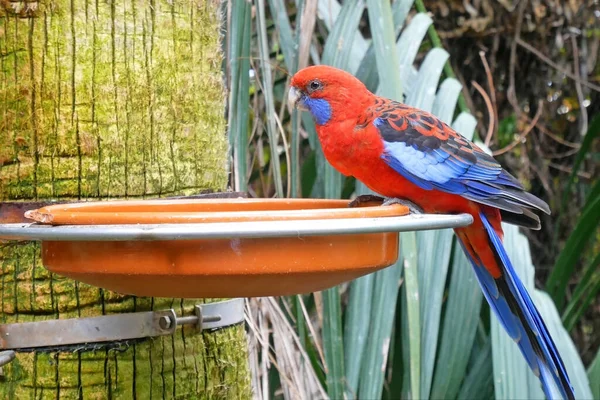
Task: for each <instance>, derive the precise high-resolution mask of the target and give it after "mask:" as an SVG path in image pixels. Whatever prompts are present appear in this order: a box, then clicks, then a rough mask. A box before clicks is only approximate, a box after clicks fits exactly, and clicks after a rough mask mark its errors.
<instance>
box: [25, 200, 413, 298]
mask: <svg viewBox="0 0 600 400" xmlns="http://www.w3.org/2000/svg"><path fill="white" fill-rule="evenodd" d="M406 214H408V209H406V207H403V206H400V205H393V206H385V207H384V206H379V205H375V206H374V205H372V204H371V205H368V206H364V207H357V208H348V201H347V200H316V199H201V200H149V201H114V202H113V201H106V202H89V203H73V204H63V205H53V206H49V207H44V208H40V209H37V210H33V211H29V212H27V214H26V216H27V217H28V218H31V219H34V220H36V221H39V222H41V223H43V224H52V225H121V224H125V225H127V224H166V223H168V224H176V223H198V224H199V225H201V224H210V223H213V222H231V223H236V222H240V223H242V222H245V221H275V220H286V221H290V223H292V221H294V220H310V219H331V220H332V221H331V223H332V224H335V219H339V218H344V219H347V218H373V217H391V216H400V215H406ZM42 257H43V259H42V261H43V263H44V265H45V267H46V268H48V269H49V270H50V271H52V272H55V273H57V274H60V275H64V276H68V277H71V278H73V279H75V280H78V281H81V282H85V283H88V284H91V285H95V286H98V287H102V288H105V289H109V290H113V291H116V292H119V293H126V294H133V295H137V296H154V297H184V298H210V297H213V298H214V297H220V298H222V297H250V296H277V295H291V294H298V293H307V292H313V291H317V290H322V289H326V288H329V287H332V286H335V285H336V284H339V283H342V282H345V281H349V280H352V279H355V278H357V277H360V276H362V275H365V274H368V273H370V272H374V271H376V270H378V269H381V268H384V267H386V266H389V265H391V264H393V263H394V262H395V261H396V259H397V257H398V233H396V232H392V233H370V234H344V235H328V236H302V237H274V238H230V239H199V240H197V239H189V240H160V241H43V242H42Z"/></svg>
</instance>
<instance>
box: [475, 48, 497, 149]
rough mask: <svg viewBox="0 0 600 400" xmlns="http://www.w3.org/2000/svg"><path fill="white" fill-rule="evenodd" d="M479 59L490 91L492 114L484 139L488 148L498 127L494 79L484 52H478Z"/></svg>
mask: <svg viewBox="0 0 600 400" xmlns="http://www.w3.org/2000/svg"><path fill="white" fill-rule="evenodd" d="M479 57H481V62H482V63H483V68H484V69H485V74H486V76H487V80H488V90H489V91H490V100H491V101H492V111H493V114H491V115H490V126H489V127H488V133H487V136H486V137H485V142H484V143H485V145H486V146H488V147H489V145H490V142H491V141H492V136H493V135H494V133H495V132H496V131H497V127H498V106H497V105H496V87H495V86H494V78H493V76H492V71H491V70H490V66H489V64H488V62H487V59H486V58H485V52H483V51H480V52H479Z"/></svg>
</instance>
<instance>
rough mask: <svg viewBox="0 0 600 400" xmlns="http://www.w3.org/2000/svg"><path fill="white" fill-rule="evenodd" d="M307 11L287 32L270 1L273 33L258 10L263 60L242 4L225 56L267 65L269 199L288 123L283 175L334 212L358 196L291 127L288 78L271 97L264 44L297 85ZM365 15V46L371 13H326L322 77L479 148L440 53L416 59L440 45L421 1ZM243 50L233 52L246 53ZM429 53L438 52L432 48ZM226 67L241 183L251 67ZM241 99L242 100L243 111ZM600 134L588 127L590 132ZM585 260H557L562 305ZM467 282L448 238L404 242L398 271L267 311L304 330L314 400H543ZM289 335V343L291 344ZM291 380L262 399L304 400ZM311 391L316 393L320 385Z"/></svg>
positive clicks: (576, 302)
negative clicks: (416, 114)
mask: <svg viewBox="0 0 600 400" xmlns="http://www.w3.org/2000/svg"><path fill="white" fill-rule="evenodd" d="M310 1H312V0H306V1H302V0H300V1H298V2H296V3H295V4H296V7H297V9H296V17H295V19H296V20H295V23H294V24H291V23H290V20H289V16H288V12H287V10H286V6H287V7H293V5H291V3H289V2H284V1H283V0H268V2H269V10H270V11H271V13H270V17H271V18H272V21H273V23H274V27H275V28H274V29H272V28H270V27H271V20H270V19H269V15H268V14H267V13H266V12H265V9H264V2H263V1H262V0H257V3H256V4H255V6H256V20H255V21H256V24H255V25H256V33H257V35H256V40H257V44H256V45H255V46H254V47H252V46H248V47H244V43H246V41H248V40H249V39H248V37H249V36H250V35H246V34H247V33H248V32H251V31H248V29H249V28H248V26H250V25H251V24H250V22H252V20H251V19H248V21H249V23H248V26H247V25H246V22H247V21H246V19H247V18H250V17H249V15H250V14H246V12H248V11H249V8H247V7H248V4H249V3H247V2H244V1H240V2H236V1H234V2H233V3H232V7H233V8H234V10H235V11H236V12H237V10H238V9H239V10H241V11H239V12H240V14H232V24H233V23H234V22H235V23H236V24H238V25H239V26H238V27H237V28H236V29H237V30H233V25H232V34H234V36H232V37H230V42H229V43H230V47H231V48H232V49H233V50H232V51H234V50H235V51H238V52H244V51H245V52H248V54H254V53H253V52H252V51H251V49H252V48H256V49H258V50H257V51H258V55H259V57H260V59H261V60H260V61H259V62H258V63H257V66H258V67H259V72H260V75H259V82H260V88H261V91H260V95H261V96H263V97H261V99H262V98H264V109H265V112H263V114H261V117H262V116H264V119H263V120H262V122H264V126H265V127H266V132H267V137H268V139H269V147H268V149H269V151H270V157H269V160H270V161H269V162H272V163H273V164H272V165H270V166H269V168H270V169H271V172H272V174H273V177H275V179H274V183H273V187H274V191H275V192H276V193H277V195H279V196H281V195H282V192H283V189H284V186H283V185H281V183H282V182H281V176H280V175H281V172H278V170H277V168H278V165H279V158H280V154H279V153H280V152H281V148H282V146H281V145H282V143H281V141H280V138H279V136H280V135H279V131H278V126H277V124H276V116H277V117H282V119H281V122H282V125H283V126H284V127H286V129H287V127H290V130H291V132H292V136H291V140H290V143H291V150H290V154H291V165H286V166H287V168H289V170H290V173H291V180H290V191H291V192H290V193H291V195H292V196H296V195H300V194H302V195H303V196H305V197H308V196H310V197H327V198H339V197H340V196H342V189H344V193H345V194H344V195H345V196H347V195H348V194H349V193H351V192H352V189H353V185H354V182H353V181H352V180H343V178H342V176H341V175H340V174H339V173H337V172H336V171H335V170H334V169H333V168H332V167H331V166H330V165H329V164H328V163H327V162H326V160H325V158H324V157H323V154H322V152H321V149H320V144H319V142H318V139H317V137H316V131H315V127H314V124H313V122H312V120H311V118H310V116H309V115H308V114H306V113H303V114H301V115H300V114H298V113H297V112H292V114H291V115H290V119H289V122H288V120H287V119H286V118H287V115H288V114H287V113H286V112H285V110H286V109H285V105H284V104H283V103H284V102H285V99H284V98H282V97H281V92H283V89H282V86H283V83H282V81H284V80H285V79H287V78H286V77H283V78H282V79H280V81H279V85H280V86H279V88H278V92H277V94H275V92H274V91H273V86H274V85H277V79H276V73H272V71H271V70H270V66H269V64H268V62H267V60H268V57H269V56H270V55H271V56H272V52H273V49H274V46H272V44H271V45H270V44H269V42H271V43H273V40H275V41H276V43H277V45H278V46H277V47H276V49H277V50H276V51H277V52H279V51H281V53H278V57H279V58H278V59H280V57H281V55H283V58H284V61H285V65H286V66H287V68H288V69H289V71H290V72H294V71H295V70H296V68H297V64H298V59H299V53H298V51H299V43H300V41H301V40H304V43H306V40H310V39H311V35H313V32H308V31H306V32H303V31H302V30H301V29H302V27H303V24H302V15H303V10H304V8H305V7H308V6H309V2H310ZM313 4H314V3H313ZM367 5H368V18H369V26H370V30H371V32H370V33H371V36H372V39H370V40H366V39H365V38H364V37H363V35H362V33H361V31H360V30H359V21H360V19H361V16H362V15H363V12H364V7H365V2H364V1H362V0H349V1H344V2H343V5H340V3H339V2H338V1H336V0H317V4H316V7H317V9H318V21H317V31H318V32H319V35H320V36H319V39H323V40H324V43H323V47H322V48H323V53H322V54H319V48H320V47H319V46H316V45H315V46H313V47H312V49H311V58H312V60H313V63H319V62H320V61H322V62H323V63H326V64H330V65H334V66H336V67H339V68H342V69H344V70H347V71H350V72H352V73H354V74H355V75H356V76H357V77H358V78H359V79H361V80H362V81H363V82H364V83H365V84H366V85H367V86H368V88H369V89H370V90H372V91H375V92H377V93H378V94H382V95H385V96H387V97H391V98H395V99H398V100H401V101H403V102H405V103H407V104H409V105H413V106H417V107H419V108H422V109H426V110H431V112H432V113H433V114H435V115H437V116H438V117H440V118H441V119H442V120H443V121H444V122H446V123H448V124H450V125H451V126H452V127H453V128H454V129H455V130H457V131H458V132H460V133H461V134H462V135H464V136H465V137H467V138H472V137H473V133H474V130H475V126H476V123H477V121H476V120H475V118H474V117H473V116H472V115H470V114H469V113H468V112H466V107H465V106H464V105H462V106H459V102H460V92H461V89H462V86H461V84H460V83H459V82H458V81H457V80H456V79H454V78H453V77H452V76H453V74H452V71H451V69H450V67H449V63H448V53H447V52H446V51H445V50H443V49H441V48H435V47H434V48H433V49H431V50H429V51H427V52H425V53H424V54H422V55H423V57H418V58H417V55H418V53H419V51H420V50H422V49H424V48H430V47H431V46H430V45H431V44H433V45H434V46H437V45H439V38H437V35H436V34H435V30H434V29H433V27H432V20H431V18H430V17H429V16H428V15H427V14H426V13H423V12H420V13H416V14H414V13H413V14H412V15H411V19H410V22H409V23H408V24H406V25H405V21H406V17H407V15H408V14H409V11H410V10H411V8H412V7H413V1H412V0H406V1H405V0H396V1H394V2H393V3H392V4H391V7H390V3H389V2H379V1H376V0H367ZM416 5H417V9H418V10H420V11H423V10H424V7H423V4H422V2H421V1H417V4H416ZM242 11H243V13H242ZM240 21H242V22H240ZM292 26H293V28H292ZM309 29H312V28H309ZM240 32H242V33H240ZM235 38H238V39H236V40H237V42H235V40H234V39H235ZM436 38H437V39H436ZM426 40H429V42H428V43H426V45H423V44H424V41H426ZM234 42H235V43H234ZM234 47H235V49H234ZM240 54H241V53H240ZM244 54H246V53H244ZM229 58H230V60H232V62H231V71H232V78H233V77H234V72H235V71H237V72H236V73H237V75H235V76H236V77H237V78H235V79H237V81H235V82H237V83H236V84H235V85H233V81H232V91H231V97H230V107H232V109H234V110H235V113H236V114H235V115H231V113H230V138H231V143H232V149H233V151H234V165H235V168H236V171H234V172H235V173H236V174H237V173H238V169H237V168H238V164H239V163H240V162H244V165H247V164H246V163H247V162H248V161H247V157H246V161H242V158H240V157H238V158H237V159H236V156H235V154H236V151H238V152H239V151H241V149H242V148H243V147H244V146H245V147H248V145H247V142H246V144H244V135H243V134H242V132H245V135H246V136H245V137H246V140H247V135H248V123H247V121H246V125H245V127H244V123H243V121H241V120H243V119H244V118H246V119H248V118H252V116H249V115H248V113H247V111H248V110H246V114H242V113H241V112H243V111H244V110H243V107H242V105H241V101H242V100H243V97H241V96H245V95H247V93H246V94H244V93H243V92H244V90H246V91H247V86H245V85H246V83H244V79H245V78H244V76H243V71H245V70H246V69H245V68H247V66H246V65H242V63H243V62H244V61H243V60H244V59H243V58H238V59H236V63H237V64H236V63H234V62H233V59H232V58H231V56H230V57H229ZM234 64H235V65H234ZM234 66H235V68H234ZM246 78H247V77H246ZM257 83H258V82H257ZM244 88H246V89H244ZM234 99H237V100H235V102H234ZM279 104H282V106H281V107H282V108H281V109H280V110H276V107H278V105H279ZM234 107H237V108H234ZM457 109H458V112H457ZM456 114H458V115H456ZM300 121H301V123H302V128H300ZM261 126H262V125H261ZM597 126H598V125H597V124H596V125H595V124H594V123H592V124H591V127H590V129H592V128H593V127H597ZM588 136H590V137H592V136H593V135H588ZM586 140H588V139H586ZM589 140H591V139H589ZM586 143H587V142H586ZM240 146H241V147H240ZM583 147H585V145H584V146H582V148H583ZM265 148H266V146H265ZM588 148H589V147H588ZM582 151H583V150H582ZM238 156H239V154H238ZM581 157H583V156H581ZM582 159H583V158H582ZM236 160H237V161H236ZM282 160H283V158H282ZM236 163H237V164H236ZM300 163H301V165H300ZM281 169H282V170H283V168H281ZM240 171H243V170H240ZM277 179H279V181H277ZM236 182H237V178H236ZM240 184H242V183H240ZM344 185H345V186H344ZM599 191H600V189H597V188H596V187H595V188H594V190H592V191H591V193H590V194H589V196H590V197H589V198H590V200H589V201H590V203H589V204H590V205H589V208H586V210H592V209H593V208H597V207H598V204H597V203H596V201H597V200H594V199H597V198H598V192H599ZM300 192H301V193H300ZM364 193H369V191H368V190H367V189H366V187H365V186H364V185H363V184H361V183H360V182H356V187H355V188H354V194H356V195H358V194H364ZM586 210H584V215H582V217H581V228H579V225H578V228H579V231H578V232H579V233H577V230H576V232H574V236H575V235H576V233H577V235H576V236H575V238H574V239H572V240H573V242H572V243H568V245H569V246H571V249H576V250H577V249H583V248H584V245H585V240H586V239H585V237H587V236H588V235H589V234H590V232H591V231H590V229H591V227H592V225H593V224H596V225H597V224H598V222H600V221H598V220H597V218H598V217H597V216H596V215H593V214H592V213H591V211H589V213H586V212H587V211H586ZM578 237H579V239H578ZM505 241H506V243H507V248H508V251H509V254H510V256H511V259H512V261H513V264H514V265H515V268H517V270H518V273H519V276H520V277H521V278H522V279H523V281H524V282H525V283H526V286H527V287H528V288H529V290H530V291H531V292H532V293H533V294H532V296H533V297H534V300H535V301H536V304H538V307H539V308H540V312H542V313H543V315H544V318H545V320H546V323H547V325H549V329H551V331H552V333H553V335H556V336H555V339H556V341H557V342H560V343H559V348H560V350H561V354H562V355H563V358H564V359H565V363H566V364H568V366H567V368H568V369H569V373H570V374H571V378H572V379H573V381H574V384H575V385H576V390H577V393H578V395H577V396H578V398H579V397H580V394H581V397H584V395H587V394H589V393H591V392H590V389H589V385H588V378H587V375H586V373H585V371H584V370H583V365H582V364H581V360H580V359H579V356H578V355H577V352H576V350H575V349H574V347H573V345H572V342H571V341H570V339H569V337H568V334H567V333H566V331H565V330H564V328H562V323H561V319H560V318H559V316H558V313H557V312H556V309H555V308H554V306H553V304H552V302H551V301H549V299H548V297H547V296H545V295H543V294H541V293H538V292H537V291H534V287H533V266H532V265H531V258H530V255H529V247H528V242H527V239H526V238H525V237H524V236H523V235H521V234H520V233H518V231H517V230H516V228H514V227H510V228H507V229H506V234H505ZM579 256H580V251H574V252H573V251H572V252H571V253H568V252H565V254H564V255H563V256H562V257H563V258H559V260H557V266H556V267H555V272H554V273H553V275H554V274H557V275H556V278H554V279H555V280H554V283H552V285H551V286H549V287H551V288H552V290H553V291H556V293H558V292H559V291H560V288H561V286H560V285H562V283H561V282H563V279H565V278H567V279H568V277H570V276H571V273H572V269H569V268H570V266H572V265H574V263H575V261H576V260H577V257H579ZM590 261H591V263H588V265H587V266H586V269H585V271H584V276H585V277H586V279H585V280H584V281H582V283H581V284H580V285H579V286H578V287H577V288H576V290H575V292H574V294H573V299H572V302H571V303H569V305H568V306H567V307H566V309H565V313H564V314H563V318H564V321H565V323H566V324H567V326H568V327H570V326H572V325H573V324H574V323H575V322H576V321H577V319H578V318H579V316H580V315H581V313H583V312H584V311H585V310H586V307H587V306H588V305H589V303H590V300H591V299H592V298H593V297H594V296H595V295H596V294H597V293H598V290H599V288H600V277H599V275H598V273H597V272H596V265H597V263H598V259H597V257H596V258H594V259H593V260H590ZM471 268H472V267H471V265H470V264H469V262H468V261H467V259H466V257H465V256H464V253H463V251H462V248H461V247H460V245H459V244H458V242H457V241H456V240H455V238H454V235H453V234H452V232H451V231H450V230H440V231H434V232H418V233H414V232H413V233H406V234H403V235H402V238H401V255H400V258H399V261H398V262H397V263H396V264H395V265H394V266H392V267H389V268H387V269H385V270H382V271H379V272H377V273H375V274H373V275H369V276H365V277H363V278H360V279H358V280H356V281H353V282H351V283H349V284H348V285H342V286H341V287H336V288H332V289H329V290H326V291H323V292H322V293H321V294H320V295H304V296H302V297H300V296H297V297H295V298H293V299H290V300H289V301H287V300H286V299H282V300H281V301H279V302H273V303H271V302H269V305H270V306H274V305H278V306H279V307H281V310H279V311H278V318H277V321H278V322H272V323H278V324H279V323H283V322H281V321H282V318H281V316H282V315H285V321H286V322H285V323H286V324H289V325H292V326H294V327H295V330H296V334H297V336H298V337H297V338H295V337H294V338H293V342H294V343H298V344H301V346H302V347H303V349H302V351H301V352H300V353H301V355H302V357H297V358H298V359H301V360H303V361H302V365H301V368H300V367H298V368H293V369H294V370H297V371H310V374H308V375H310V376H311V377H313V378H311V379H313V381H311V386H310V387H312V388H314V390H315V392H313V393H316V392H318V391H319V390H320V389H319V388H320V387H326V389H327V395H328V396H329V397H330V398H335V399H338V398H344V397H345V398H347V399H355V398H365V399H378V398H382V397H384V398H398V397H400V396H402V397H408V398H484V399H485V398H493V397H494V395H495V396H496V397H497V398H505V397H512V398H523V397H527V398H541V397H542V396H543V393H542V392H541V389H540V384H539V380H538V379H537V378H536V377H535V376H533V375H532V374H531V373H530V371H529V369H528V367H527V366H526V364H525V362H524V360H523V357H522V355H521V354H520V352H519V350H518V348H517V346H516V345H515V344H514V343H513V342H512V340H510V339H509V338H508V336H507V335H506V334H505V333H504V331H503V330H502V329H501V327H500V326H499V325H498V323H497V321H496V319H495V316H492V317H491V323H490V324H488V321H487V318H489V309H488V308H487V305H484V306H483V307H484V308H483V309H482V304H485V303H482V297H483V296H482V293H481V289H480V288H479V285H478V283H477V281H476V279H475V277H474V274H473V272H472V270H471ZM565 282H566V280H565ZM321 300H322V301H321ZM304 305H306V310H305V311H304ZM287 308H289V310H287ZM542 310H543V311H542ZM269 312H273V310H272V309H270V310H269ZM279 314H281V315H279ZM265 315H267V314H265ZM265 318H267V317H265ZM488 326H489V327H488ZM274 332H278V334H277V335H278V336H277V340H278V341H277V343H279V344H278V345H277V346H279V347H278V349H276V351H286V350H282V349H284V348H285V346H283V344H281V343H283V342H284V339H285V336H286V335H287V336H291V335H292V333H290V331H289V330H282V329H278V330H274ZM282 332H286V333H285V335H282ZM269 343H270V342H269V338H268V335H267V336H262V342H261V345H262V346H263V347H264V348H265V349H266V348H268V347H269ZM321 344H322V347H321ZM287 359H290V358H289V357H288V358H287ZM265 364H266V362H265ZM596 364H598V362H596ZM596 364H595V365H596ZM261 365H262V364H261ZM286 365H288V364H286ZM274 368H277V367H274ZM598 369H599V368H598V367H594V368H593V369H591V370H590V371H589V372H588V373H590V374H596V372H595V371H597V370H598ZM285 374H286V371H279V372H274V369H271V370H270V373H269V376H270V378H269V379H267V378H264V375H261V376H262V378H261V379H263V380H265V381H266V382H267V383H269V385H270V386H271V387H272V389H271V391H270V392H269V393H266V392H265V393H266V394H267V397H270V398H273V397H274V396H275V391H276V390H278V388H279V387H281V388H282V392H283V393H284V397H286V398H293V397H294V396H295V395H297V394H298V393H300V392H299V391H297V392H294V390H300V391H301V389H300V386H299V387H298V388H296V389H294V388H293V387H292V386H291V383H290V382H289V380H287V375H285ZM271 376H272V378H271ZM590 376H591V375H590ZM594 376H595V375H594ZM275 377H276V378H275ZM314 379H318V380H319V382H318V383H317V384H315V382H314ZM294 382H295V381H294ZM267 386H268V385H265V386H263V387H267ZM265 390H266V389H265ZM300 397H301V396H300Z"/></svg>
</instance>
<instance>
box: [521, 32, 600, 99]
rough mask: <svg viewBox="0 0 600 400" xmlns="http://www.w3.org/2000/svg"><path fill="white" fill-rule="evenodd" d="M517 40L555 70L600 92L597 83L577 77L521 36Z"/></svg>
mask: <svg viewBox="0 0 600 400" xmlns="http://www.w3.org/2000/svg"><path fill="white" fill-rule="evenodd" d="M515 42H516V43H517V44H518V45H519V46H521V47H523V48H524V49H526V50H528V51H530V52H531V53H533V54H534V55H535V56H537V57H538V58H539V59H540V60H542V61H543V62H545V63H546V64H548V65H549V66H551V67H552V68H554V69H555V70H557V71H558V72H560V73H561V74H564V75H565V76H568V77H569V78H571V79H573V80H574V81H575V82H578V83H580V84H582V85H583V86H587V87H589V88H590V89H592V90H595V91H597V92H600V86H598V85H595V84H593V83H591V82H589V81H587V80H584V79H581V78H579V77H577V76H576V75H574V74H573V73H572V72H570V71H567V70H566V69H564V68H561V67H560V66H559V65H558V64H556V63H555V62H554V61H552V60H551V59H549V58H548V57H546V56H545V55H544V54H543V53H542V52H541V51H539V50H538V49H536V48H535V47H533V46H532V45H530V44H529V43H527V42H525V41H523V40H522V39H521V38H518V39H515Z"/></svg>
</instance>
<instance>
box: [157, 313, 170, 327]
mask: <svg viewBox="0 0 600 400" xmlns="http://www.w3.org/2000/svg"><path fill="white" fill-rule="evenodd" d="M158 326H160V328H161V329H169V328H170V327H171V317H169V316H168V315H163V316H162V317H160V319H159V320H158Z"/></svg>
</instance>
